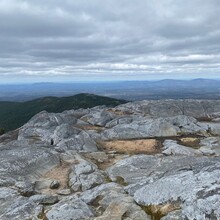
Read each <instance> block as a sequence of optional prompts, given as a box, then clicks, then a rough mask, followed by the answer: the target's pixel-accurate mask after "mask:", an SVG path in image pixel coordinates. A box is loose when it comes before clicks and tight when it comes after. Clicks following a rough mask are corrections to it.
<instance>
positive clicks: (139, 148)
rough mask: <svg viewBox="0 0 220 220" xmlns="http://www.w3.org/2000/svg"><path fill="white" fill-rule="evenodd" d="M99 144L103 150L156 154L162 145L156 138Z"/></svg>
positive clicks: (102, 142)
mask: <svg viewBox="0 0 220 220" xmlns="http://www.w3.org/2000/svg"><path fill="white" fill-rule="evenodd" d="M98 144H99V147H100V148H101V149H102V150H105V151H116V152H117V153H123V154H140V153H144V154H156V153H159V152H160V147H161V146H160V143H159V142H158V141H157V140H156V139H139V140H123V141H122V140H120V141H118V140H116V141H101V142H99V143H98Z"/></svg>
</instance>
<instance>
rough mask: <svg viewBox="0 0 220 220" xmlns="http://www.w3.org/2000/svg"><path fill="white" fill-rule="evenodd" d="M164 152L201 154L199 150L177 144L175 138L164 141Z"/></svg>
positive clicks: (171, 153)
mask: <svg viewBox="0 0 220 220" xmlns="http://www.w3.org/2000/svg"><path fill="white" fill-rule="evenodd" d="M162 153H163V154H164V155H188V156H196V155H199V154H201V153H199V151H198V150H195V149H192V148H190V147H186V146H183V145H180V144H177V141H174V140H165V141H164V143H163V149H162Z"/></svg>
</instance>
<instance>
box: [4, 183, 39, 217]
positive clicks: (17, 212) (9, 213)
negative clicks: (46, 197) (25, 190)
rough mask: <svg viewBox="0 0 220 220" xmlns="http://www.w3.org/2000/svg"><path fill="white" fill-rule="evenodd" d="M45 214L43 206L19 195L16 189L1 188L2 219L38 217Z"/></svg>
mask: <svg viewBox="0 0 220 220" xmlns="http://www.w3.org/2000/svg"><path fill="white" fill-rule="evenodd" d="M42 214H43V206H42V205H38V204H37V203H35V202H34V201H31V200H29V198H26V197H23V196H21V195H19V193H18V192H17V191H16V190H13V189H10V188H5V187H1V188H0V219H1V220H10V219H11V220H12V219H13V220H21V219H38V218H41V217H42Z"/></svg>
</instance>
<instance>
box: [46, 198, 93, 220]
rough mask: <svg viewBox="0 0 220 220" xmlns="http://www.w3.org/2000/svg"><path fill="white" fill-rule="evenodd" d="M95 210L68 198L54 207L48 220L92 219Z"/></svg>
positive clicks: (49, 213) (75, 199)
mask: <svg viewBox="0 0 220 220" xmlns="http://www.w3.org/2000/svg"><path fill="white" fill-rule="evenodd" d="M93 216H94V214H93V210H92V209H91V208H90V207H89V206H88V205H87V204H86V203H85V202H83V201H82V200H80V199H77V198H75V197H68V198H65V199H63V200H62V201H60V202H59V203H57V204H55V205H53V206H52V208H51V209H50V210H49V211H48V212H47V213H46V217H47V219H48V220H60V219H62V220H70V219H71V220H81V219H91V218H92V217H93Z"/></svg>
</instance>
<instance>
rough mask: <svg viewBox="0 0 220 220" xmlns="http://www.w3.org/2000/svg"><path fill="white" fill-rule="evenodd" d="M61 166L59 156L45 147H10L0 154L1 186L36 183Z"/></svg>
mask: <svg viewBox="0 0 220 220" xmlns="http://www.w3.org/2000/svg"><path fill="white" fill-rule="evenodd" d="M59 164H60V158H59V155H57V154H56V153H54V152H52V151H50V150H49V149H47V148H45V147H34V146H32V147H19V146H18V147H10V144H9V145H8V146H7V147H6V148H5V149H3V150H1V154H0V167H1V168H0V186H8V185H14V184H15V183H16V182H17V181H23V182H24V181H30V182H31V181H34V180H36V179H37V178H39V177H40V176H41V175H43V174H44V173H46V172H47V171H49V170H50V169H52V168H53V167H55V166H58V165H59Z"/></svg>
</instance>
